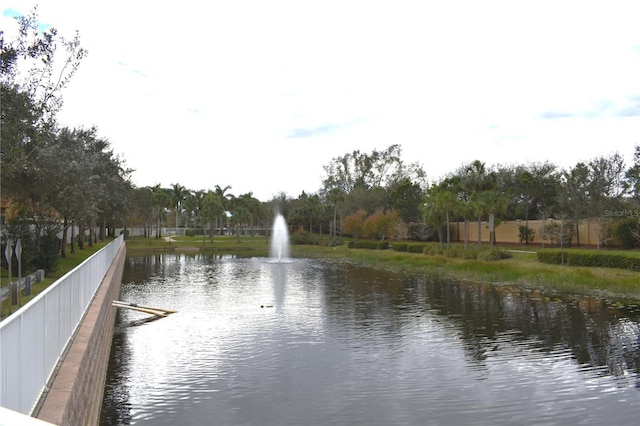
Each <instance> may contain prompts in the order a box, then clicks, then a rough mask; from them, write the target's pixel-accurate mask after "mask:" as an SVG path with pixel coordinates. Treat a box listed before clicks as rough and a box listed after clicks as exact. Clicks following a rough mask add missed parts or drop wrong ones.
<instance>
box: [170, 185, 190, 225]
mask: <svg viewBox="0 0 640 426" xmlns="http://www.w3.org/2000/svg"><path fill="white" fill-rule="evenodd" d="M188 193H189V192H188V191H187V188H185V187H184V186H182V185H180V184H179V183H174V184H171V208H173V209H175V212H176V232H178V228H179V226H180V216H179V214H180V211H181V210H182V206H183V204H184V200H185V198H186V196H187V194H188Z"/></svg>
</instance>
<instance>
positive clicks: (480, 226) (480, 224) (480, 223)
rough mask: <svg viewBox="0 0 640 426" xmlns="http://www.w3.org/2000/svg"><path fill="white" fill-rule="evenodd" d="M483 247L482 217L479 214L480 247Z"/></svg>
mask: <svg viewBox="0 0 640 426" xmlns="http://www.w3.org/2000/svg"><path fill="white" fill-rule="evenodd" d="M481 247H482V218H481V217H480V215H478V248H481Z"/></svg>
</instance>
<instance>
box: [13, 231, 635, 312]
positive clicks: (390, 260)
mask: <svg viewBox="0 0 640 426" xmlns="http://www.w3.org/2000/svg"><path fill="white" fill-rule="evenodd" d="M109 242H110V241H106V242H103V243H98V244H96V245H95V246H94V247H85V249H83V250H80V249H77V250H76V253H73V254H71V253H69V254H68V257H67V258H65V259H60V263H59V265H58V269H57V270H56V272H55V273H54V274H51V275H50V276H47V277H46V278H45V280H44V281H43V282H42V283H38V284H36V285H35V286H34V288H33V293H32V295H31V296H29V297H24V296H23V295H21V298H20V302H21V305H24V304H25V303H27V302H28V301H29V300H30V299H32V298H33V297H35V296H36V295H37V294H38V293H40V292H42V291H43V290H44V289H46V288H47V287H48V286H49V285H50V284H52V283H53V282H55V281H56V280H57V279H58V278H60V277H62V276H63V275H64V274H66V273H67V272H68V271H70V270H71V269H73V268H74V267H75V266H77V265H79V264H80V263H82V262H83V261H84V260H85V259H87V258H88V257H89V256H91V255H92V254H93V253H95V252H96V251H98V250H99V249H101V248H102V247H103V246H104V245H106V244H107V243H109ZM126 243H127V251H128V252H129V253H131V254H134V253H140V254H142V253H159V252H183V253H195V252H214V253H232V254H236V255H239V256H256V257H262V256H267V255H268V251H269V240H268V239H267V238H265V237H264V236H256V237H243V238H242V239H241V240H240V241H238V240H237V238H236V237H215V239H214V240H213V241H211V240H210V239H209V238H206V239H205V240H204V241H203V239H202V237H173V238H172V239H171V240H167V239H155V238H141V237H134V238H128V239H127V241H126ZM510 248H513V247H510ZM291 252H292V256H294V257H305V258H323V259H333V260H337V261H343V262H353V263H357V264H360V265H364V266H368V267H372V268H380V269H387V270H392V271H397V272H408V273H418V274H427V275H433V276H444V277H447V278H452V279H456V280H462V281H473V282H482V283H490V284H493V285H515V286H519V287H523V288H530V289H537V290H544V291H545V292H547V293H564V294H578V295H587V296H595V297H604V298H608V299H612V300H615V301H619V302H621V303H625V304H626V303H633V304H637V303H640V272H633V271H627V270H622V269H612V268H595V267H574V266H566V265H565V266H561V265H550V264H543V263H540V262H538V261H537V258H536V255H535V252H533V251H529V252H523V251H519V250H513V251H512V254H513V257H512V258H510V259H503V260H498V261H481V260H468V259H460V258H453V257H446V256H444V255H434V256H432V255H426V254H416V253H407V252H397V251H393V250H365V249H349V248H347V246H346V245H343V246H339V247H327V246H321V245H293V246H292V247H291ZM14 279H15V277H14ZM5 280H6V274H5V275H4V276H3V285H6V284H5ZM16 309H17V307H16V306H13V307H10V306H9V300H8V299H7V300H4V301H3V303H2V318H5V317H6V316H7V315H8V314H9V312H10V311H12V312H15V310H16Z"/></svg>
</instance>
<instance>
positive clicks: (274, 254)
mask: <svg viewBox="0 0 640 426" xmlns="http://www.w3.org/2000/svg"><path fill="white" fill-rule="evenodd" d="M269 256H270V257H271V258H272V259H274V260H277V261H278V262H282V260H283V259H286V258H288V257H289V230H288V229H287V222H286V221H285V220H284V217H283V216H282V215H281V214H278V215H277V216H276V218H275V220H274V221H273V231H272V235H271V247H270V249H269Z"/></svg>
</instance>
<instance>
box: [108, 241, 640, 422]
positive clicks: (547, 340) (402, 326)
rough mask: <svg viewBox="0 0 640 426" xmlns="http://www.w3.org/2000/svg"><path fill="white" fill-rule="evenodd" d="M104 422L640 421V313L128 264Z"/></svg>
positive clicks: (384, 281)
mask: <svg viewBox="0 0 640 426" xmlns="http://www.w3.org/2000/svg"><path fill="white" fill-rule="evenodd" d="M121 300H126V301H130V302H136V303H139V304H143V305H150V306H159V307H165V308H172V309H177V310H178V311H179V312H178V313H176V314H172V315H170V316H169V317H167V318H162V319H159V320H155V321H148V318H149V316H148V315H146V314H141V313H137V312H133V311H125V310H122V311H121V312H119V314H118V318H117V324H116V332H115V334H114V340H113V348H112V354H111V362H110V367H109V372H108V378H107V384H106V388H105V402H104V408H103V413H102V424H104V425H114V424H137V425H162V424H166V425H326V424H339V425H359V424H366V425H391V424H393V425H427V424H434V425H462V424H465V425H469V424H488V425H489V424H490V425H496V424H557V425H567V424H594V425H601V424H612V425H614V424H639V421H640V375H639V370H640V355H639V351H640V326H639V322H638V321H639V318H640V311H639V309H638V308H637V307H631V308H628V307H627V308H620V307H616V306H612V305H611V304H610V303H608V302H606V301H601V300H597V299H590V298H580V297H562V298H560V297H557V296H546V295H544V294H541V293H538V292H535V291H525V290H521V289H517V288H508V287H495V286H491V285H486V284H477V283H461V282H452V281H447V280H442V279H438V278H434V277H428V276H416V275H408V274H395V273H389V272H381V271H374V270H371V269H368V268H361V267H355V266H352V265H344V264H337V263H330V262H326V261H318V260H305V259H293V260H291V261H289V262H286V263H278V262H271V261H269V259H265V258H253V259H247V258H244V259H241V258H233V257H214V256H205V255H200V254H197V255H184V254H161V255H154V256H138V257H134V256H130V257H129V258H128V259H127V266H126V268H125V277H124V281H123V288H122V295H121Z"/></svg>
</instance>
